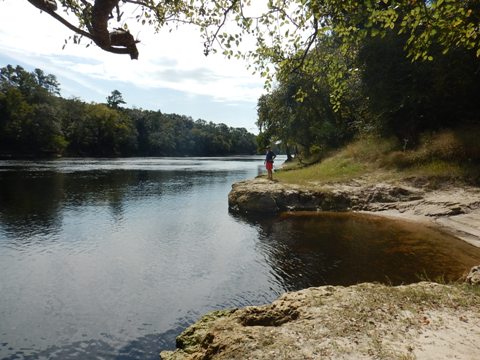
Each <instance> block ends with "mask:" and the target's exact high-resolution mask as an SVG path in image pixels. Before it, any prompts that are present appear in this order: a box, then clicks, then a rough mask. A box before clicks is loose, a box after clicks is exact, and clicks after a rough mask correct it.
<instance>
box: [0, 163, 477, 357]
mask: <svg viewBox="0 0 480 360" xmlns="http://www.w3.org/2000/svg"><path fill="white" fill-rule="evenodd" d="M263 171H264V169H263V157H262V156H252V157H230V158H133V159H59V160H52V161H34V162H33V161H14V160H8V161H0V274H1V275H0V358H1V359H125V360H130V359H158V353H159V351H160V350H165V349H171V348H173V347H174V346H175V336H177V335H178V334H179V333H180V332H181V331H182V330H183V329H184V328H185V327H186V326H188V325H189V324H191V323H192V322H194V321H196V320H197V319H198V318H199V317H200V316H201V315H202V314H204V313H206V312H208V311H210V310H216V309H224V308H232V307H239V306H246V305H259V304H264V303H267V302H270V301H272V300H273V299H275V298H276V297H278V296H279V295H280V294H281V293H283V292H285V291H290V290H297V289H301V288H304V287H308V286H319V285H324V284H332V285H349V284H354V283H358V282H363V281H381V282H385V283H392V284H401V283H410V282H414V281H418V280H419V279H422V278H423V277H427V278H436V277H439V276H443V277H445V278H448V279H455V278H458V277H459V276H460V275H461V273H462V272H463V271H464V270H465V269H466V268H468V267H469V266H471V265H474V264H478V263H480V250H479V249H477V248H474V247H473V246H470V245H468V244H465V243H463V242H461V241H459V240H456V239H454V238H452V237H449V236H447V235H446V234H443V233H440V232H437V231H433V230H431V229H426V228H423V227H420V226H414V225H410V224H404V223H401V222H393V221H387V220H385V219H379V218H375V217H369V216H363V215H350V214H329V213H319V214H306V215H302V216H296V215H284V216H277V217H255V216H252V217H244V216H238V215H235V214H231V213H229V211H228V204H227V195H228V192H229V191H230V189H231V185H232V183H234V182H236V181H239V180H243V179H249V178H253V177H255V176H257V175H258V174H260V173H263Z"/></svg>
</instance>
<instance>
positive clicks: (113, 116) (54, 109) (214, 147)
mask: <svg viewBox="0 0 480 360" xmlns="http://www.w3.org/2000/svg"><path fill="white" fill-rule="evenodd" d="M124 103H125V102H124V100H123V98H122V94H121V93H120V92H119V91H117V90H114V91H112V93H111V95H110V96H107V97H106V103H105V104H99V103H86V102H84V101H82V100H80V99H76V98H73V99H65V98H62V97H61V96H60V84H59V83H58V81H57V79H56V77H55V75H52V74H45V73H44V72H43V70H41V69H35V70H34V71H33V72H28V71H26V70H25V69H23V68H22V67H21V66H12V65H7V66H5V67H3V68H1V69H0V156H3V157H22V156H28V157H44V156H74V157H87V156H88V157H90V156H91V157H110V156H185V155H189V156H219V155H239V154H245V155H246V154H254V153H256V149H257V146H256V136H255V135H254V134H251V133H249V132H248V131H247V130H246V129H244V128H233V127H229V126H227V125H225V124H215V123H212V122H206V121H204V120H196V121H194V120H193V119H192V118H191V117H188V116H185V115H177V114H164V113H162V112H161V111H149V110H142V109H129V108H124V107H121V105H122V104H124Z"/></svg>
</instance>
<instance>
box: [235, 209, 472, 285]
mask: <svg viewBox="0 0 480 360" xmlns="http://www.w3.org/2000/svg"><path fill="white" fill-rule="evenodd" d="M234 216H235V217H236V218H238V219H239V220H241V221H244V222H247V223H248V224H250V225H253V226H254V227H256V229H257V231H258V244H257V246H258V249H259V251H260V252H261V253H262V254H263V256H264V257H265V260H266V262H267V263H268V264H269V265H270V267H271V273H272V276H273V277H274V278H275V280H276V281H278V282H279V283H280V284H282V286H283V287H284V288H285V289H286V290H296V289H300V288H305V287H309V286H320V285H326V284H330V285H351V284H355V283H361V282H383V283H391V284H401V283H412V282H416V281H419V280H420V277H419V276H421V275H425V274H426V275H427V276H428V277H430V278H432V279H434V278H436V277H438V276H445V277H446V278H447V279H451V280H456V279H457V278H458V277H459V276H460V275H461V274H462V273H463V271H465V269H468V268H470V266H473V265H474V264H475V263H478V262H479V261H480V249H472V247H471V246H469V245H468V244H465V243H463V242H460V241H457V240H456V239H454V238H452V237H450V236H447V235H446V234H442V233H440V232H436V231H433V230H432V229H428V228H426V227H423V226H420V225H415V224H410V223H403V222H398V221H391V220H387V219H384V218H379V217H372V216H365V215H358V214H351V213H321V214H312V213H310V214H302V215H300V214H296V215H293V214H291V215H282V216H277V217H264V216H258V217H256V216H252V215H249V216H247V217H245V216H239V215H234Z"/></svg>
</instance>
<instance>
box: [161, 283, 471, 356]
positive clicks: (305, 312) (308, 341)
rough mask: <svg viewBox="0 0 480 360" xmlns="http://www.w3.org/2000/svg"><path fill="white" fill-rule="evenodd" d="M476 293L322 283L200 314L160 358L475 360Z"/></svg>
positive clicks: (456, 288)
mask: <svg viewBox="0 0 480 360" xmlns="http://www.w3.org/2000/svg"><path fill="white" fill-rule="evenodd" d="M479 338H480V295H479V294H478V292H475V291H473V290H472V289H471V288H469V287H467V286H460V285H456V286H453V285H440V284H434V283H428V282H422V283H418V284H412V285H408V286H399V287H388V286H384V285H380V284H360V285H356V286H351V287H339V286H336V287H333V286H324V287H319V288H310V289H305V290H301V291H298V292H292V293H287V294H284V295H282V296H281V297H280V298H279V299H278V300H276V301H274V302H273V303H272V304H269V305H264V306H250V307H246V308H242V309H233V310H226V311H218V312H213V313H210V314H208V315H206V316H204V317H203V318H202V319H201V320H200V321H199V322H197V323H196V324H193V325H192V326H191V327H189V328H187V329H186V330H185V331H184V332H183V333H182V334H181V335H180V336H179V337H178V338H177V348H178V349H177V350H176V351H164V352H162V353H161V358H162V359H164V360H186V359H190V360H194V359H195V360H200V359H257V360H262V359H268V360H271V359H289V360H290V359H292V360H295V359H302V360H303V359H449V358H456V359H463V360H467V359H472V360H473V359H478V355H479V354H480V347H479V345H478V339H479Z"/></svg>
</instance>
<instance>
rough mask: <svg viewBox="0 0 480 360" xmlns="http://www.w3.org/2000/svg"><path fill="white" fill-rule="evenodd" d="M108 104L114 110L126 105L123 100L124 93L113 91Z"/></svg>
mask: <svg viewBox="0 0 480 360" xmlns="http://www.w3.org/2000/svg"><path fill="white" fill-rule="evenodd" d="M107 104H108V106H109V107H111V108H113V109H118V105H119V104H126V102H125V101H124V100H123V96H122V93H121V92H120V91H118V90H113V91H112V93H111V94H110V95H109V96H107Z"/></svg>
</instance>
